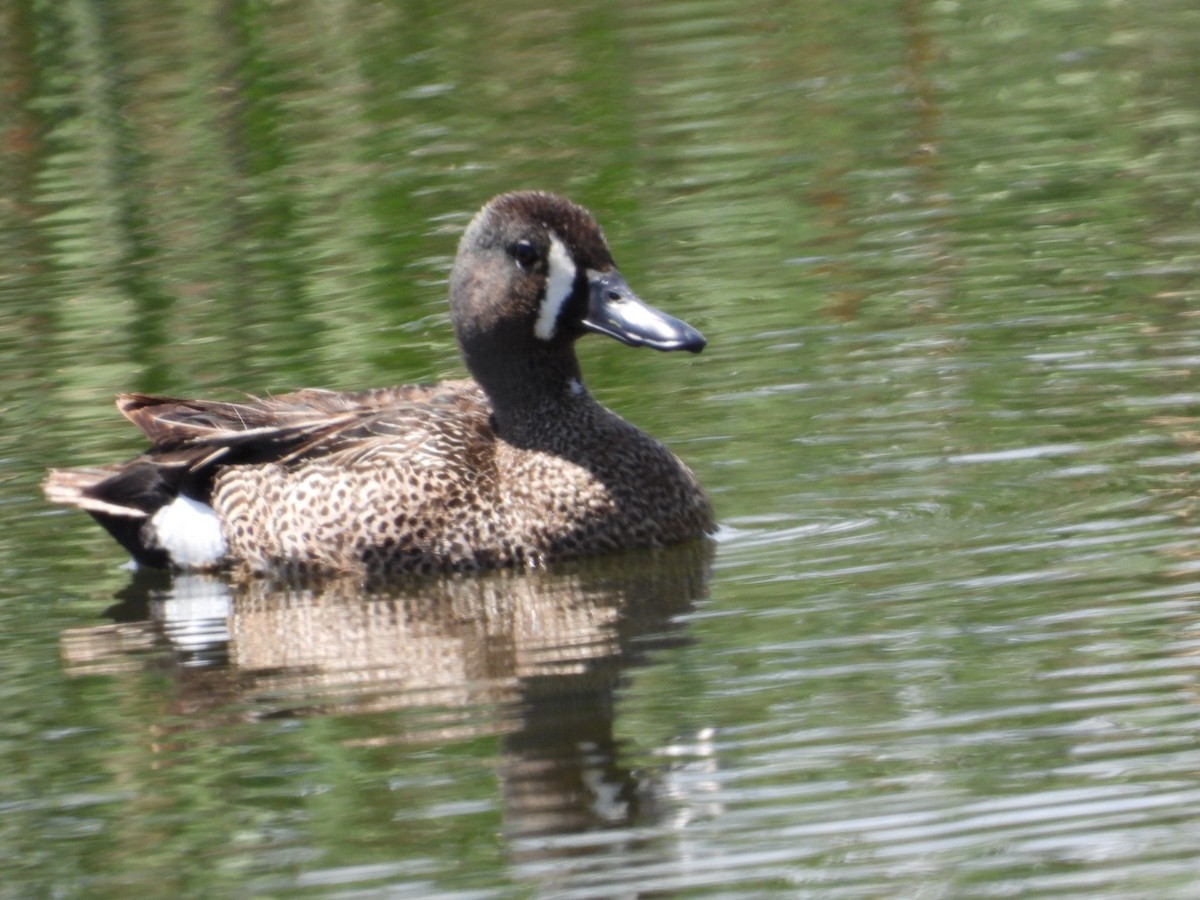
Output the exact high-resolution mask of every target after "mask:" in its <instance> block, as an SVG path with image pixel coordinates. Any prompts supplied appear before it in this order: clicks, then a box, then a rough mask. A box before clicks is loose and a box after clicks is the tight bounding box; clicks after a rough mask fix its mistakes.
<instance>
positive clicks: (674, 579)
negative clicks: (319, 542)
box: [63, 542, 711, 712]
mask: <svg viewBox="0 0 1200 900" xmlns="http://www.w3.org/2000/svg"><path fill="white" fill-rule="evenodd" d="M710 554H711V548H710V547H709V545H708V544H707V542H688V543H685V544H681V545H680V546H678V547H671V548H664V549H661V550H656V551H645V552H634V553H630V554H627V555H626V556H624V557H622V558H621V560H620V564H619V565H617V566H614V565H613V561H611V560H603V561H602V560H596V561H578V562H574V563H564V564H563V566H560V567H556V568H555V569H550V570H536V571H512V570H502V571H499V572H493V573H486V574H481V575H478V576H475V577H471V578H464V577H462V576H454V575H439V576H431V577H427V578H418V579H411V580H404V581H394V582H392V583H389V584H388V585H387V586H386V587H384V588H382V589H380V590H378V591H371V592H366V593H364V592H363V590H362V588H361V585H359V584H358V583H357V582H355V581H354V580H353V579H347V578H338V579H321V580H315V581H306V582H296V583H285V582H279V581H277V580H275V579H269V578H268V579H245V580H235V581H231V580H228V579H226V578H222V577H220V576H216V575H195V576H177V577H176V578H174V579H169V578H166V577H154V573H150V572H139V573H138V574H137V578H136V579H135V581H134V583H133V584H132V585H131V586H130V588H129V589H127V590H126V591H124V592H122V595H121V597H122V601H123V602H122V603H121V605H119V606H117V607H114V608H113V609H112V610H110V612H109V614H110V615H111V616H113V617H114V618H116V619H119V620H120V621H118V622H115V623H113V624H110V625H104V626H99V627H96V628H82V629H74V630H71V631H68V632H66V633H64V635H63V652H64V656H65V658H66V660H67V665H68V669H69V671H72V672H74V673H78V674H85V673H98V672H104V671H109V670H111V669H113V668H125V667H127V665H128V661H127V660H126V658H125V657H124V656H123V651H125V650H130V651H136V652H137V653H138V654H139V655H138V656H137V657H135V659H141V658H143V657H142V654H145V653H146V652H147V651H148V650H150V649H152V648H154V647H160V648H166V649H170V650H171V651H173V653H174V654H175V656H176V658H177V659H178V660H179V661H180V663H181V665H180V668H179V672H180V677H181V679H183V680H184V681H187V680H189V679H200V680H204V679H210V680H211V681H212V682H213V683H214V684H215V683H216V682H220V681H223V680H231V681H233V682H236V686H237V687H236V691H237V693H239V694H240V695H242V696H243V697H245V698H247V699H250V698H252V699H255V700H259V701H263V702H264V703H265V705H266V707H270V706H271V702H270V700H269V698H272V697H285V696H286V697H289V698H291V701H294V702H296V703H299V704H301V706H302V707H305V708H308V709H310V710H311V711H313V712H318V711H321V710H324V709H331V710H336V711H339V712H361V711H364V710H367V709H378V708H396V707H413V706H428V705H430V704H436V705H439V706H455V707H458V706H461V707H466V706H469V705H471V704H474V703H476V702H488V701H495V700H506V699H512V698H514V697H516V696H518V695H521V694H522V693H523V692H524V689H518V687H517V685H518V684H529V685H532V684H533V683H534V682H535V681H537V682H538V683H539V684H540V683H542V682H543V681H544V680H546V679H549V681H548V682H546V683H548V684H550V685H553V684H556V683H558V682H557V681H556V680H557V679H563V684H564V685H565V686H566V689H567V690H568V691H575V690H577V689H578V687H579V683H580V679H581V678H584V679H585V680H587V678H590V677H592V676H593V675H594V674H595V672H596V670H597V667H598V666H599V667H604V666H606V665H610V664H612V663H614V662H616V663H621V662H625V661H627V659H626V658H627V657H629V656H630V655H631V654H632V653H633V650H632V649H631V647H630V646H629V640H630V639H632V638H633V637H635V636H643V635H645V634H647V633H653V632H656V631H659V630H662V629H666V630H667V631H672V630H673V626H671V625H670V618H671V616H673V615H675V614H677V613H679V612H681V611H684V610H686V609H688V608H690V605H691V603H692V602H693V601H694V600H695V599H696V598H698V597H699V596H701V595H702V594H703V592H704V590H705V582H706V578H707V565H708V559H709V556H710ZM642 646H643V645H641V644H639V650H640V648H641V647H642ZM585 676H586V678H585ZM603 681H604V682H605V683H606V684H607V683H608V679H607V678H605V679H603ZM538 690H539V692H541V691H543V690H544V688H543V687H539V688H538ZM225 694H227V690H224V689H223V690H221V691H218V692H217V693H216V694H215V695H214V700H216V698H217V697H218V696H221V695H225ZM217 702H220V701H217ZM272 711H275V712H278V711H279V710H272Z"/></svg>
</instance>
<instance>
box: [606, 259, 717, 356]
mask: <svg viewBox="0 0 1200 900" xmlns="http://www.w3.org/2000/svg"><path fill="white" fill-rule="evenodd" d="M588 284H589V290H590V293H589V296H588V311H587V316H586V317H585V318H584V320H583V326H584V327H585V328H587V329H588V330H589V331H594V332H596V333H597V334H607V335H608V336H609V337H611V338H616V339H617V340H618V341H620V342H621V343H622V344H628V345H629V346H631V347H652V348H653V349H655V350H688V351H690V352H692V353H699V352H700V351H701V350H703V349H704V345H705V344H706V343H707V341H705V340H704V335H702V334H701V333H700V332H698V331H697V330H696V329H695V328H693V327H692V326H691V325H689V324H688V323H687V322H684V321H681V320H680V319H676V318H675V317H674V316H668V315H667V314H666V313H665V312H662V311H661V310H657V309H655V308H654V307H653V306H650V305H648V304H646V303H644V302H643V301H642V300H641V299H640V298H639V297H638V295H637V294H635V293H634V292H633V291H631V290H630V289H629V285H627V284H626V283H625V279H624V278H622V277H621V273H620V272H618V271H617V270H616V269H610V270H609V271H607V272H588Z"/></svg>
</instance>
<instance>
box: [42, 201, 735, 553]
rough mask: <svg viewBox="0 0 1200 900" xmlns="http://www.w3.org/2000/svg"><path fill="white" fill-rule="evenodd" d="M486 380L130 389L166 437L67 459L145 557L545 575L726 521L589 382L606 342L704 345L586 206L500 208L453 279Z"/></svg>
mask: <svg viewBox="0 0 1200 900" xmlns="http://www.w3.org/2000/svg"><path fill="white" fill-rule="evenodd" d="M450 307H451V317H452V319H453V321H454V326H455V333H456V336H457V338H458V342H459V346H460V348H461V350H462V353H463V357H464V359H465V361H466V364H467V367H468V369H469V370H470V372H471V374H472V375H473V376H474V380H473V381H452V382H445V383H442V384H439V385H433V386H404V387H396V388H380V389H376V390H370V391H361V392H354V393H339V392H334V391H323V390H305V391H299V392H297V393H294V394H286V395H282V396H277V397H271V398H267V399H262V400H257V399H255V400H248V401H246V402H242V403H228V402H218V401H207V400H181V399H175V398H167V397H154V396H148V395H143V394H125V395H122V396H121V397H120V398H119V399H118V403H117V405H118V408H119V409H120V410H121V412H122V413H123V414H124V415H125V416H126V418H128V419H129V420H130V421H131V422H133V423H134V424H135V425H136V426H137V427H138V428H140V429H141V430H142V432H143V433H144V434H145V435H146V437H147V438H149V439H150V441H151V443H152V445H153V446H152V447H151V449H150V450H148V451H147V452H146V453H144V454H143V455H141V456H139V457H137V458H135V459H133V460H131V461H129V462H127V463H122V464H119V465H115V466H108V467H100V468H85V469H61V470H53V471H52V472H51V473H50V476H49V478H48V479H47V481H46V485H45V490H46V495H47V497H48V498H49V499H51V500H53V501H55V502H58V503H64V504H68V505H73V506H77V507H80V508H81V509H84V510H86V511H88V512H89V513H91V514H92V515H93V516H94V517H95V518H96V519H97V520H98V521H99V522H100V523H101V524H102V525H104V527H105V528H107V529H108V530H109V531H110V532H111V533H112V534H113V536H114V537H115V538H116V539H117V540H118V541H120V543H121V544H122V545H123V546H125V547H126V549H128V550H129V551H130V552H131V553H132V554H133V555H134V557H135V559H136V560H137V561H138V562H139V563H141V564H146V565H154V566H173V567H176V568H190V569H209V568H221V567H227V566H233V567H238V568H240V569H242V570H245V571H249V572H279V571H364V572H368V573H385V574H386V573H390V572H407V571H434V570H446V569H477V568H489V567H495V566H508V565H538V564H540V563H543V562H548V561H551V560H555V559H564V558H570V557H576V556H583V555H589V554H595V553H603V552H608V551H614V550H620V549H623V548H630V547H646V546H659V545H664V544H670V543H675V542H678V541H682V540H686V539H688V538H693V537H697V536H700V535H703V534H705V533H708V532H711V531H712V530H713V527H714V523H713V516H712V510H711V507H710V505H709V501H708V499H707V497H706V496H705V494H704V491H703V490H702V488H701V487H700V485H699V484H698V482H697V481H696V479H695V477H694V476H693V475H692V473H691V472H690V471H689V470H688V468H687V467H686V466H685V465H684V464H683V463H682V462H680V461H679V459H678V458H677V457H676V456H675V455H674V454H673V453H671V452H670V451H669V450H667V449H666V448H665V447H664V446H663V445H662V444H660V443H658V442H657V441H655V440H654V439H652V438H650V437H649V436H647V435H645V434H643V433H642V432H641V431H639V430H638V429H636V428H634V427H633V426H632V425H630V424H628V423H627V422H625V421H624V420H623V419H621V418H620V417H619V416H617V415H616V414H615V413H612V412H610V411H609V410H607V409H605V408H604V407H603V406H601V405H600V404H599V403H597V402H596V400H595V399H593V398H592V396H591V395H590V394H589V393H588V392H587V390H586V389H585V388H584V387H583V381H582V377H581V375H580V371H579V363H578V360H577V358H576V355H575V350H574V343H575V340H576V339H577V338H579V337H580V336H582V335H583V334H585V333H587V332H589V331H590V332H596V333H600V334H606V335H608V336H610V337H613V338H616V339H617V340H620V341H622V342H624V343H626V344H630V345H634V346H649V347H653V348H655V349H659V350H678V349H683V350H690V351H692V352H696V351H699V350H700V349H701V348H702V347H703V346H704V339H703V338H702V337H701V336H700V334H699V333H698V332H696V331H695V330H694V329H692V328H691V327H690V326H688V325H686V324H685V323H683V322H680V321H679V320H677V319H674V318H672V317H670V316H668V315H666V314H664V313H662V312H660V311H658V310H655V309H653V308H651V307H649V306H647V305H646V304H644V303H643V302H642V301H641V300H640V299H638V298H637V297H636V295H634V294H633V293H632V291H630V289H629V288H628V286H627V285H626V284H625V282H624V280H623V279H622V278H621V275H620V273H619V272H618V271H617V269H616V267H615V265H614V263H613V260H612V256H611V254H610V252H609V249H608V245H607V243H606V242H605V240H604V236H603V234H602V233H601V231H600V228H599V226H597V225H596V223H595V221H594V220H593V219H592V217H591V216H590V214H588V212H587V211H586V210H584V209H583V208H582V207H579V206H576V205H575V204H573V203H570V202H569V201H567V200H565V199H563V198H561V197H557V196H555V195H552V194H545V193H540V192H519V193H513V194H504V195H501V196H499V197H496V198H494V199H493V200H492V201H491V202H490V203H489V204H487V205H486V206H485V207H484V208H483V209H482V210H481V211H480V212H479V214H478V215H477V216H476V217H475V218H474V219H473V220H472V222H471V224H470V225H469V226H468V228H467V230H466V233H465V234H464V236H463V239H462V241H461V243H460V245H459V250H458V255H457V257H456V259H455V264H454V267H453V269H452V271H451V277H450Z"/></svg>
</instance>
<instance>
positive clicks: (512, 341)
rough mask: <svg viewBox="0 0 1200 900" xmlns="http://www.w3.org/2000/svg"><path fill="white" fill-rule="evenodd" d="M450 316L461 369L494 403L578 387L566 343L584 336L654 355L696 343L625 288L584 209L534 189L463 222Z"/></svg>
mask: <svg viewBox="0 0 1200 900" xmlns="http://www.w3.org/2000/svg"><path fill="white" fill-rule="evenodd" d="M450 310H451V315H452V317H453V319H454V329H455V333H456V334H457V335H458V340H459V344H460V346H461V347H462V351H463V356H464V358H465V359H466V362H467V367H468V368H469V369H470V370H471V373H472V374H473V375H474V376H475V378H476V379H477V380H478V381H479V382H480V384H482V385H483V387H484V389H485V390H487V391H488V393H489V395H491V397H492V401H493V403H495V404H497V406H499V405H501V404H503V403H505V402H508V401H512V402H519V399H520V396H519V395H520V394H521V393H522V392H523V393H525V394H529V393H531V392H534V393H536V392H540V391H544V390H549V391H557V390H562V389H565V388H567V387H568V386H569V384H570V382H571V381H572V380H575V381H576V382H577V381H578V363H577V362H576V359H575V351H574V346H573V345H574V343H575V340H576V339H577V338H579V337H580V336H582V335H583V334H585V333H586V332H589V331H593V332H597V333H599V334H606V335H608V336H609V337H612V338H615V339H617V340H619V341H621V342H622V343H625V344H629V345H630V346H634V347H653V348H654V349H656V350H689V351H691V352H693V353H696V352H699V351H700V350H701V349H703V347H704V343H705V341H704V338H703V337H702V336H701V335H700V333H699V332H698V331H696V329H694V328H692V327H691V326H690V325H688V324H687V323H685V322H681V321H680V320H679V319H676V318H673V317H672V316H668V315H667V314H666V313H663V312H660V311H659V310H657V309H654V308H653V307H650V306H648V305H647V304H645V303H644V302H642V301H641V300H640V299H639V298H638V297H637V295H636V294H634V293H633V291H632V290H630V288H629V286H628V285H627V284H626V283H625V279H623V278H622V277H621V273H620V272H618V271H617V268H616V265H615V263H614V262H613V258H612V254H611V253H610V252H609V249H608V244H607V242H606V241H605V240H604V234H603V232H601V230H600V226H599V225H597V224H596V221H595V219H593V218H592V216H591V214H590V213H589V212H588V211H587V210H586V209H584V208H583V207H582V206H577V205H576V204H574V203H572V202H571V201H569V200H566V199H565V198H563V197H559V196H556V195H554V194H547V193H543V192H540V191H521V192H517V193H512V194H501V195H500V196H498V197H495V198H493V199H492V200H491V202H489V203H488V204H487V205H486V206H485V207H484V208H483V209H482V210H480V211H479V213H478V214H477V215H476V216H475V218H474V219H472V220H471V224H470V225H468V226H467V230H466V233H465V234H464V235H463V238H462V241H461V243H460V244H459V246H458V256H457V258H456V259H455V261H454V268H453V269H452V270H451V273H450Z"/></svg>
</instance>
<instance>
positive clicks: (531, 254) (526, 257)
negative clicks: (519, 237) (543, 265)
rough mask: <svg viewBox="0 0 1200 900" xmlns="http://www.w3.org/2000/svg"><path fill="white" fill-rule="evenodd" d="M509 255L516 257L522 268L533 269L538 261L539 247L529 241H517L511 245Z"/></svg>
mask: <svg viewBox="0 0 1200 900" xmlns="http://www.w3.org/2000/svg"><path fill="white" fill-rule="evenodd" d="M508 255H509V256H511V257H512V258H513V259H515V260H516V261H517V265H518V266H520V267H521V268H522V269H532V268H533V267H534V265H535V264H536V263H537V261H538V251H537V247H535V246H533V244H532V243H530V242H529V241H517V242H516V243H515V244H512V245H510V246H509V248H508Z"/></svg>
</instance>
